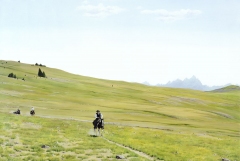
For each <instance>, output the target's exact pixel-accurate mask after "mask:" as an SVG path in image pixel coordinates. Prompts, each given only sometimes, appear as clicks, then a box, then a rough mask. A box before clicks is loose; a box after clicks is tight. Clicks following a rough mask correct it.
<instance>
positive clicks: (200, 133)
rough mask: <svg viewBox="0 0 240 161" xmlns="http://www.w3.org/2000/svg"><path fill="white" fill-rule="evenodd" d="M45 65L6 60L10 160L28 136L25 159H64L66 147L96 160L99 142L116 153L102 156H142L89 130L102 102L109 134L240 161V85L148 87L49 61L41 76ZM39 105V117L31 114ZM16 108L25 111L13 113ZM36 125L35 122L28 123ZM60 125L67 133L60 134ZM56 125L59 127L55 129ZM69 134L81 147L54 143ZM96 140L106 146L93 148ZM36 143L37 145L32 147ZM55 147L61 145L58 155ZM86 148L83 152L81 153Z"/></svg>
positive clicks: (140, 146)
mask: <svg viewBox="0 0 240 161" xmlns="http://www.w3.org/2000/svg"><path fill="white" fill-rule="evenodd" d="M46 65H47V64H46ZM38 68H39V66H34V65H30V64H23V63H18V62H13V61H3V60H2V61H0V112H1V119H2V120H1V126H0V127H1V129H4V130H1V133H0V143H1V147H0V151H2V152H3V155H2V157H4V158H5V159H6V160H7V158H8V157H10V158H13V157H12V155H15V156H18V155H20V154H22V153H19V152H18V151H17V150H15V149H14V148H15V146H16V147H17V146H20V145H18V144H17V145H15V144H14V142H21V146H20V149H21V148H23V150H20V151H21V152H22V151H24V154H25V153H26V154H25V155H24V156H25V158H27V157H33V158H34V157H35V159H38V160H41V159H42V158H45V157H48V158H49V159H50V158H51V157H53V158H55V159H56V160H58V159H59V158H61V157H62V155H63V153H62V152H64V153H65V154H66V153H68V154H69V157H70V156H71V155H73V156H75V159H76V158H78V157H83V156H84V157H88V156H89V158H91V157H93V158H92V159H93V160H96V159H97V158H96V157H97V156H98V154H97V150H96V149H98V148H99V147H101V148H100V149H102V151H104V153H109V157H108V156H101V157H102V158H100V160H104V159H112V158H114V157H113V156H114V155H116V154H118V153H124V154H126V155H127V156H129V158H130V159H132V160H134V159H136V157H139V156H137V154H134V153H133V152H130V151H128V150H126V149H124V148H121V147H118V146H115V145H113V144H110V143H108V142H107V141H106V140H104V139H101V138H93V137H89V135H87V133H88V131H89V129H90V128H91V127H92V125H91V121H92V120H93V116H94V113H95V111H96V110H97V109H99V110H101V111H102V112H103V114H104V117H105V122H106V124H107V125H106V131H105V134H104V137H105V138H107V139H109V140H111V141H114V142H116V143H120V144H123V145H125V146H128V147H131V148H133V149H136V150H139V151H142V152H144V153H146V154H148V155H150V156H153V157H154V158H155V159H162V160H220V159H221V158H229V159H231V160H240V156H239V152H240V149H239V147H240V140H239V135H240V133H239V132H240V113H239V112H240V109H239V108H240V91H239V89H238V88H237V89H236V90H227V91H224V92H222V91H221V92H218V91H215V92H202V91H195V90H187V89H173V88H159V87H149V86H145V85H141V84H137V83H128V82H122V81H110V80H102V79H95V78H90V77H84V76H79V75H73V74H70V73H67V72H64V71H61V70H57V69H52V68H48V67H40V68H41V69H42V70H43V71H44V72H45V73H46V75H47V78H39V77H37V72H38ZM12 72H13V73H14V74H16V76H17V77H18V78H19V79H13V78H8V77H7V75H8V74H9V73H12ZM22 78H24V79H25V81H23V80H21V79H22ZM231 89H232V88H231ZM32 106H34V108H35V109H36V114H37V116H38V117H30V116H29V110H30V108H31V107H32ZM17 108H20V110H21V112H22V115H23V116H15V115H11V114H9V113H10V112H13V111H15V110H16V109H17ZM40 117H47V118H40ZM63 119H65V120H63ZM66 119H67V120H66ZM69 119H72V120H71V121H70V120H69ZM81 121H89V122H81ZM26 123H27V125H25V124H26ZM35 124H36V126H35ZM69 124H71V125H69ZM31 125H34V128H24V126H26V127H31ZM64 125H65V126H64ZM79 127H81V128H79ZM57 128H60V131H65V132H64V133H58V132H57V131H58V129H57ZM6 129H9V131H7V130H6ZM40 129H41V130H40ZM50 129H53V130H52V133H51V130H50ZM80 129H81V130H80ZM23 131H24V132H25V133H24V132H23ZM65 133H66V135H63V134H65ZM78 135H79V136H81V138H82V139H81V138H80V137H78ZM26 136H31V137H30V138H29V137H26ZM51 137H52V139H51ZM48 138H50V139H49V140H48ZM17 139H19V140H20V141H17ZM36 139H37V141H36V142H35V141H34V140H36ZM64 139H69V140H71V139H72V140H73V141H72V142H71V141H69V142H70V143H69V144H71V145H69V146H70V147H72V146H73V147H75V148H73V149H71V148H70V150H69V148H68V146H61V145H63V144H61V143H60V144H56V145H55V144H54V141H55V142H56V141H58V142H64ZM96 139H97V140H98V143H99V146H98V147H97V148H94V147H93V142H94V140H96ZM51 140H53V142H51ZM81 140H84V141H83V142H84V144H83V145H84V146H82V145H81V144H80V142H81ZM6 141H8V142H9V144H6ZM43 142H44V143H43ZM65 142H68V141H66V140H65ZM19 144H20V143H19ZM41 144H49V146H50V147H51V148H49V149H48V150H49V153H48V152H47V151H44V149H42V148H39V146H40V145H41ZM6 145H9V146H6ZM26 146H27V147H26ZM32 146H33V147H35V148H36V149H35V150H36V151H34V150H32ZM54 146H56V147H58V146H61V147H60V149H61V148H62V149H61V150H60V151H58V152H59V153H57V154H56V155H55V152H54V150H53V148H52V147H54ZM81 148H82V149H81ZM79 149H80V151H81V150H82V151H81V152H79V153H78V150H79ZM89 149H92V151H93V152H89V151H90V150H89ZM88 152H89V153H91V154H88ZM30 153H31V154H30ZM36 153H41V155H40V157H37V156H35V155H34V154H36ZM52 153H53V155H52ZM73 153H75V154H73ZM80 153H81V154H82V153H83V154H86V155H80ZM110 153H111V154H110ZM50 154H51V156H50ZM78 154H79V155H78ZM64 156H65V155H64ZM94 157H95V158H94ZM99 157H100V156H99ZM134 157H135V158H134ZM23 158H24V157H23ZM89 158H88V159H89ZM139 158H140V159H141V157H139ZM85 159H87V158H85ZM98 159H99V158H98ZM30 160H31V159H30ZM50 160H54V159H50ZM66 160H71V159H70V158H66Z"/></svg>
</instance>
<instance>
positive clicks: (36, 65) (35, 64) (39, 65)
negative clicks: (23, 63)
mask: <svg viewBox="0 0 240 161" xmlns="http://www.w3.org/2000/svg"><path fill="white" fill-rule="evenodd" d="M35 65H36V66H41V67H46V65H42V64H38V63H36V64H35Z"/></svg>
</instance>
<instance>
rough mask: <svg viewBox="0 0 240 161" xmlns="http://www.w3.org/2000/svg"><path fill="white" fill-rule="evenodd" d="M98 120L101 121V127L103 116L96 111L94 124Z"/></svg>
mask: <svg viewBox="0 0 240 161" xmlns="http://www.w3.org/2000/svg"><path fill="white" fill-rule="evenodd" d="M98 119H101V122H102V126H103V114H102V113H101V112H100V111H99V110H97V111H96V114H95V120H94V122H96V121H97V120H98Z"/></svg>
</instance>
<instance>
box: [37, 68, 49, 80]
mask: <svg viewBox="0 0 240 161" xmlns="http://www.w3.org/2000/svg"><path fill="white" fill-rule="evenodd" d="M38 76H39V77H44V78H46V77H47V76H46V74H45V72H44V71H42V70H41V69H40V68H39V69H38Z"/></svg>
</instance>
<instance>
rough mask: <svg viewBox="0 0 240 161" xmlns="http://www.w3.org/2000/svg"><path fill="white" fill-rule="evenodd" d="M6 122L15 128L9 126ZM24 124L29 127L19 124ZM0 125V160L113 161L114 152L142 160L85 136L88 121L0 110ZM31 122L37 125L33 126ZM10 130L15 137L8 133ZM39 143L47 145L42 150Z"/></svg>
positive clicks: (97, 139)
mask: <svg viewBox="0 0 240 161" xmlns="http://www.w3.org/2000/svg"><path fill="white" fill-rule="evenodd" d="M16 117H17V118H16ZM4 122H5V123H4ZM6 122H8V123H10V124H11V123H14V124H15V125H16V126H18V127H19V128H13V126H9V125H8V124H7V123H6ZM26 123H27V124H28V125H30V124H31V126H29V127H28V128H26V127H24V126H21V125H23V124H26ZM0 125H1V127H2V128H1V131H0V138H1V139H0V143H1V146H0V152H1V153H0V158H1V160H61V159H64V160H78V158H82V159H86V160H91V159H93V160H94V158H102V159H105V160H110V159H111V160H114V158H115V156H116V155H118V154H126V155H128V156H129V158H130V157H135V158H138V159H139V160H145V159H143V158H142V157H140V156H138V155H136V154H133V153H132V152H131V151H128V150H126V149H123V148H120V147H118V146H116V145H113V144H110V143H108V142H106V141H105V140H103V139H102V138H101V137H91V136H90V135H88V131H89V128H91V126H89V123H84V122H78V121H73V120H72V121H71V120H59V119H50V118H40V117H28V116H15V115H12V114H4V113H0ZM33 125H35V126H37V127H40V128H39V129H36V128H34V126H33ZM6 126H7V127H8V128H7V130H6V128H5V127H6ZM78 127H79V128H78ZM3 129H5V130H3ZM10 133H11V134H14V135H16V137H14V138H13V137H11V136H9V134H10ZM42 145H47V146H48V148H46V149H44V148H42ZM106 152H107V153H106Z"/></svg>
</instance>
